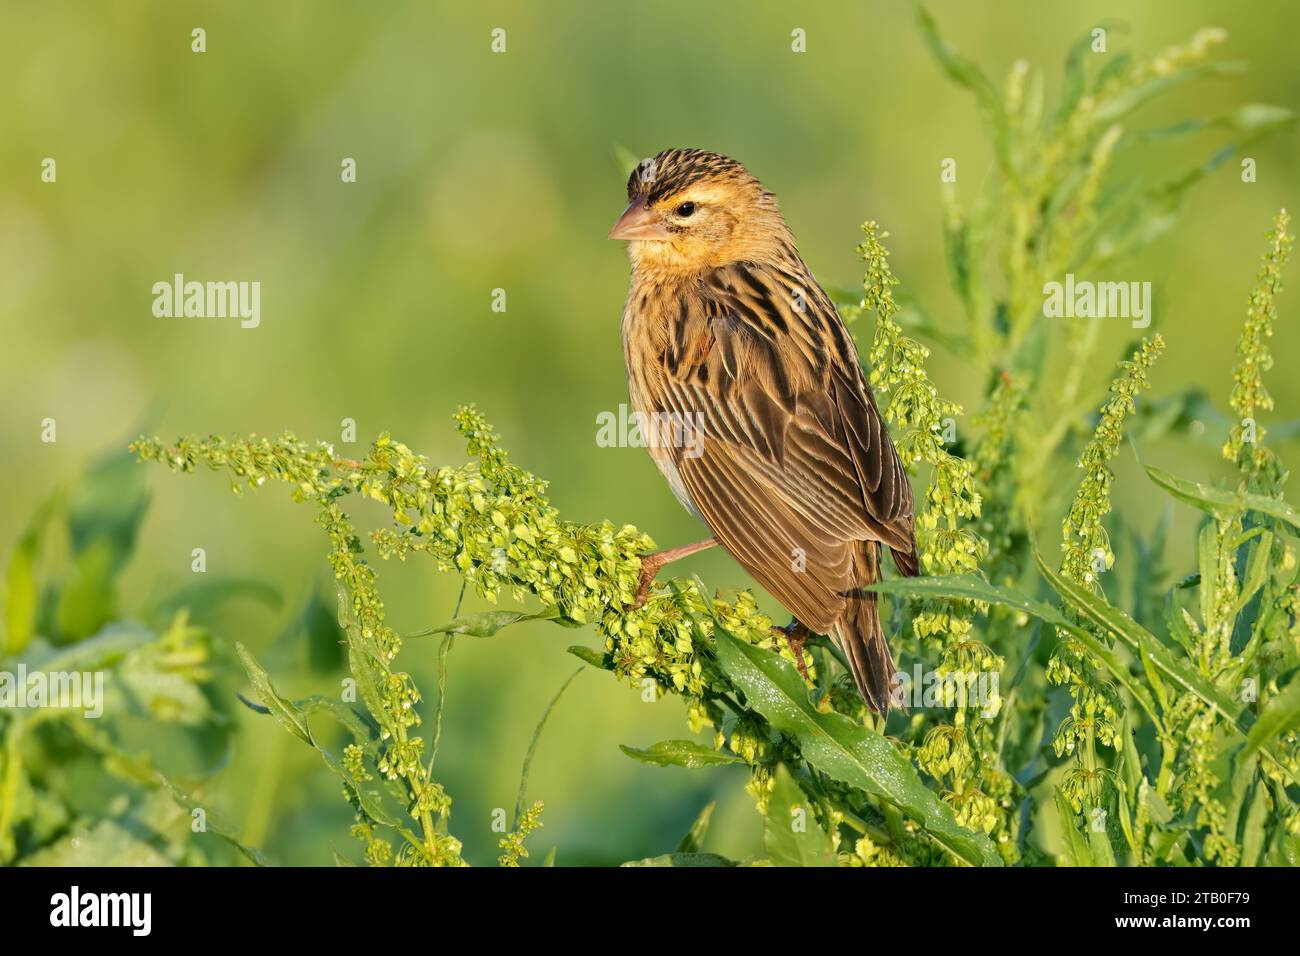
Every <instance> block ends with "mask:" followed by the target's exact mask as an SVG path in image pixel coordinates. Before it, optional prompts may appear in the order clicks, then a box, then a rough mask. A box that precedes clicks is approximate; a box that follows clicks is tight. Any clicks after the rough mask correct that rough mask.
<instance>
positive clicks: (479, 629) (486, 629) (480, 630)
mask: <svg viewBox="0 0 1300 956" xmlns="http://www.w3.org/2000/svg"><path fill="white" fill-rule="evenodd" d="M520 621H557V622H558V613H557V611H556V609H555V608H553V607H550V608H547V609H546V610H544V611H539V612H538V613H536V614H528V613H525V612H524V611H483V612H481V613H479V614H469V615H466V616H465V617H458V618H456V619H455V620H452V621H448V622H447V623H446V624H443V625H441V626H439V627H431V628H428V629H427V630H423V631H417V632H416V633H414V634H409V635H407V636H408V637H429V636H431V635H434V634H468V635H469V636H470V637H491V636H492V635H494V634H496V632H497V631H499V630H501V628H503V627H509V626H510V625H511V624H517V623H519V622H520Z"/></svg>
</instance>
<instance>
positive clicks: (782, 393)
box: [609, 149, 918, 714]
mask: <svg viewBox="0 0 1300 956" xmlns="http://www.w3.org/2000/svg"><path fill="white" fill-rule="evenodd" d="M627 195H628V200H629V205H628V207H627V209H626V210H625V211H624V213H623V215H622V216H621V217H620V218H619V219H618V221H617V222H616V223H615V224H614V228H613V229H612V230H610V233H609V238H611V239H625V240H628V258H629V259H630V260H631V264H632V278H631V284H630V288H629V291H628V297H627V303H626V305H625V307H624V310H623V352H624V357H625V359H626V361H627V373H628V391H629V393H630V396H631V400H632V407H633V410H634V411H635V413H636V414H637V416H638V422H639V424H640V425H641V430H642V434H643V436H644V437H645V439H646V446H647V448H648V449H649V451H650V454H651V457H652V458H653V459H654V462H655V464H656V465H658V466H659V470H660V471H661V472H662V473H663V475H664V477H665V478H666V479H667V480H668V484H669V485H670V486H671V488H672V490H673V492H674V493H675V494H676V496H677V498H678V499H679V500H680V501H681V503H682V504H683V505H685V507H686V508H687V509H688V510H689V511H691V512H693V513H694V514H695V515H696V516H697V517H699V518H700V519H701V520H702V521H703V522H704V523H705V524H706V525H707V526H708V528H709V530H710V531H711V532H712V533H713V537H712V538H709V539H706V540H704V541H701V542H698V543H696V544H689V545H684V546H682V547H678V548H673V549H670V550H667V551H661V552H658V553H656V554H652V555H648V556H646V557H645V558H644V559H643V562H642V571H641V582H640V593H639V594H638V596H637V604H638V606H639V605H640V604H642V603H644V601H645V599H646V597H647V595H648V593H649V588H650V584H651V582H652V581H653V579H654V577H655V575H656V574H657V573H658V571H659V569H660V568H662V567H663V566H664V565H665V564H667V563H668V562H670V561H674V560H677V559H678V558H682V557H685V556H686V555H688V554H694V553H695V552H697V551H701V550H703V549H704V548H708V547H711V546H713V545H714V544H721V545H722V547H723V548H724V549H725V550H726V551H727V552H729V553H730V554H731V555H732V557H734V558H735V559H736V560H737V561H738V562H739V563H740V564H741V566H742V567H744V568H745V570H747V571H748V572H749V573H750V574H751V575H752V576H753V577H754V579H755V580H756V581H758V582H759V583H760V584H761V585H762V586H763V587H764V588H766V589H767V590H768V591H769V592H770V593H771V594H772V595H773V596H774V597H776V599H777V600H779V601H780V602H781V603H782V605H784V606H785V608H786V609H787V610H789V611H790V612H791V613H792V614H793V615H794V621H792V622H791V624H790V625H789V627H787V628H778V630H781V631H783V632H785V634H786V636H787V638H788V639H789V640H790V641H791V644H792V648H793V649H794V650H795V657H796V659H797V660H798V661H799V662H800V670H803V655H802V653H801V647H802V644H803V641H804V639H805V638H806V637H807V636H808V634H809V633H810V632H812V633H817V634H826V635H828V636H829V637H830V638H831V639H832V640H833V641H834V642H835V643H836V644H837V645H838V646H839V647H840V648H841V649H842V650H843V652H844V655H845V658H846V659H847V661H848V664H849V668H850V670H851V671H852V672H853V678H854V680H855V681H856V683H857V686H858V689H859V690H860V691H861V693H862V696H863V699H864V700H866V702H867V704H868V705H869V706H870V707H871V708H872V709H873V710H875V711H877V712H878V713H881V714H884V713H887V712H888V709H889V703H890V692H891V686H892V683H893V678H894V663H893V658H892V657H891V655H890V652H889V647H888V645H887V644H886V642H885V637H884V634H883V632H882V631H881V626H880V617H879V614H878V613H877V609H876V596H875V594H874V593H870V592H864V591H862V590H861V586H862V585H864V584H871V583H873V582H876V581H879V580H880V578H881V568H880V549H881V546H882V545H883V546H884V547H887V548H889V550H890V551H891V552H892V554H893V556H894V562H895V564H896V565H897V566H898V569H899V571H900V572H901V573H902V574H905V575H915V574H917V573H918V562H917V551H916V537H915V533H914V530H913V520H914V519H913V506H912V490H911V487H910V486H909V485H908V480H907V474H906V472H905V471H904V469H903V464H902V462H901V461H900V460H899V457H898V452H897V451H896V450H895V449H894V444H893V442H892V441H891V440H890V437H889V432H888V430H887V429H886V426H885V423H884V421H883V420H882V418H881V416H880V411H879V409H878V408H877V407H876V401H875V397H874V396H873V395H872V393H871V388H870V386H869V385H868V384H867V381H866V378H865V377H864V376H863V373H862V367H861V365H860V363H859V359H858V352H857V349H856V347H855V346H854V343H853V339H852V338H851V337H850V336H849V333H848V330H847V329H846V328H845V327H844V323H843V321H842V320H841V319H840V316H839V313H838V312H837V311H836V309H835V306H834V305H833V304H832V302H831V300H830V298H829V297H828V296H827V295H826V292H825V291H824V290H823V289H822V288H821V286H819V285H818V284H817V281H816V280H815V279H814V278H813V276H812V273H811V272H809V270H808V267H807V266H806V265H804V262H803V260H802V259H801V258H800V257H799V252H798V250H797V249H796V248H795V242H794V237H793V235H792V234H791V233H790V230H789V228H788V227H787V226H786V224H785V221H784V220H783V219H782V218H781V214H780V212H779V211H778V209H777V202H776V197H775V196H773V195H772V193H770V192H768V191H767V190H766V189H764V188H763V186H762V184H760V183H759V182H758V180H757V179H755V178H754V177H753V176H752V175H750V173H749V171H748V170H746V169H745V167H744V166H742V165H741V164H740V163H738V162H736V161H735V160H733V159H729V158H728V157H726V156H723V155H721V154H719V153H713V152H707V151H704V150H699V149H669V150H665V151H664V152H662V153H660V154H659V155H657V156H655V157H654V158H653V159H647V160H644V161H642V163H641V164H640V165H638V166H637V168H636V169H635V170H633V172H632V175H631V178H630V179H629V180H628V184H627Z"/></svg>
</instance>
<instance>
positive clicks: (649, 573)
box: [629, 538, 718, 611]
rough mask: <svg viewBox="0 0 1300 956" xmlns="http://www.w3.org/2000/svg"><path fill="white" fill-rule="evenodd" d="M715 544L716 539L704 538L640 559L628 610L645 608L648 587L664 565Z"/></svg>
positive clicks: (648, 596)
mask: <svg viewBox="0 0 1300 956" xmlns="http://www.w3.org/2000/svg"><path fill="white" fill-rule="evenodd" d="M717 543H718V539H717V538H705V539H704V540H703V541H696V542H695V543H694V544H684V545H682V546H681V547H677V548H669V549H668V550H666V551H656V552H655V553H654V554H647V555H644V556H643V557H642V558H641V574H640V576H639V577H638V578H637V582H636V598H635V599H634V600H633V602H632V603H631V604H630V605H629V608H630V609H631V610H633V611H635V610H637V609H638V608H641V607H644V606H645V602H646V601H647V600H649V598H650V585H652V584H654V582H655V575H657V574H658V573H659V572H660V570H661V569H662V568H663V566H664V565H665V564H671V563H672V562H674V561H678V560H680V559H682V558H685V557H687V556H688V555H692V554H696V553H697V552H700V551H703V550H705V549H706V548H711V547H713V546H714V545H715V544H717Z"/></svg>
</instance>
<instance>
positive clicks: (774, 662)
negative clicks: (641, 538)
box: [714, 626, 1002, 866]
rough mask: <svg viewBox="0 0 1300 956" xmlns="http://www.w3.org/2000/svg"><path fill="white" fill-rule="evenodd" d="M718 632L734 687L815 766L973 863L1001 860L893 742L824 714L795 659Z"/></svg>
mask: <svg viewBox="0 0 1300 956" xmlns="http://www.w3.org/2000/svg"><path fill="white" fill-rule="evenodd" d="M714 630H715V641H716V646H717V652H718V660H719V662H720V663H721V664H722V668H723V670H724V671H725V672H726V674H727V676H728V678H730V680H731V682H732V684H733V685H734V686H735V687H737V688H738V689H739V690H741V691H742V692H743V693H744V694H745V699H746V700H747V701H748V703H749V706H751V707H753V708H754V709H755V710H757V711H758V712H759V713H760V714H762V715H763V717H765V718H766V719H767V720H768V722H769V723H770V724H771V725H772V726H773V727H774V728H775V729H777V730H779V731H781V732H783V733H787V734H790V735H791V736H793V737H795V738H796V739H797V740H798V741H799V746H800V750H801V752H802V754H803V757H804V759H805V760H807V761H808V763H809V764H810V765H812V766H813V767H816V768H817V769H818V770H820V771H821V772H822V773H825V774H827V775H828V776H830V777H832V778H833V779H835V780H839V781H840V782H842V783H847V784H849V785H851V786H854V787H858V788H860V789H862V790H864V791H866V792H867V793H868V794H870V795H871V796H874V797H877V798H878V799H881V800H884V801H885V802H887V803H890V804H892V805H894V806H896V807H898V808H899V809H900V810H901V811H902V812H903V813H905V814H907V815H908V816H909V817H911V818H912V819H913V820H915V821H916V822H917V823H919V824H920V825H921V826H922V827H923V828H924V829H925V830H926V832H927V833H928V834H929V835H930V836H931V837H933V838H934V839H935V840H936V841H938V842H939V843H940V845H942V846H944V847H945V848H947V849H948V850H951V851H952V852H953V853H954V854H955V855H956V856H957V857H959V858H960V859H962V860H965V861H966V862H967V863H971V864H973V865H976V866H980V865H982V866H1001V865H1002V858H1001V857H1000V856H999V855H998V852H997V850H996V849H994V847H993V844H992V842H991V841H990V840H989V839H988V838H987V837H986V836H984V834H982V833H975V832H973V831H971V830H967V829H966V828H965V827H962V826H960V825H959V824H958V823H957V821H956V820H955V819H954V818H953V815H952V811H951V810H950V809H949V808H948V807H947V805H945V804H944V803H942V802H941V801H940V800H939V798H938V797H937V796H936V795H935V793H934V792H933V791H932V790H930V789H929V788H928V787H926V786H925V784H924V783H922V781H921V776H920V774H919V773H917V771H916V768H915V767H913V766H912V763H911V761H910V760H908V759H907V758H906V757H904V756H903V755H902V754H901V753H899V751H898V750H897V749H896V748H895V747H894V745H893V744H891V743H890V742H889V741H888V740H886V739H885V738H884V737H882V736H881V735H880V734H878V733H876V732H875V731H874V730H871V729H870V728H868V727H865V726H863V725H862V724H859V723H856V722H854V721H852V720H850V719H849V718H847V717H845V716H844V715H843V714H837V713H821V712H820V711H818V710H817V709H816V708H815V707H814V706H813V705H812V703H811V701H810V700H809V697H808V690H807V687H806V686H805V685H804V683H803V679H802V678H801V677H800V676H799V672H798V671H797V670H796V669H795V666H794V664H792V663H788V662H786V661H784V660H782V659H781V657H780V656H778V655H777V654H775V653H773V652H772V651H767V650H764V649H763V648H761V647H757V646H755V645H753V644H749V643H746V642H745V641H741V640H739V639H738V638H736V637H734V636H732V635H731V634H728V633H727V632H726V631H725V630H723V629H722V628H721V627H720V626H715V629H714Z"/></svg>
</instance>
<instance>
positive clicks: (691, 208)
mask: <svg viewBox="0 0 1300 956" xmlns="http://www.w3.org/2000/svg"><path fill="white" fill-rule="evenodd" d="M674 212H676V213H677V215H679V216H681V217H682V218H683V219H685V218H687V217H688V216H693V215H695V203H693V202H684V203H682V204H681V205H680V206H678V207H677V208H676V209H675V210H674Z"/></svg>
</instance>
